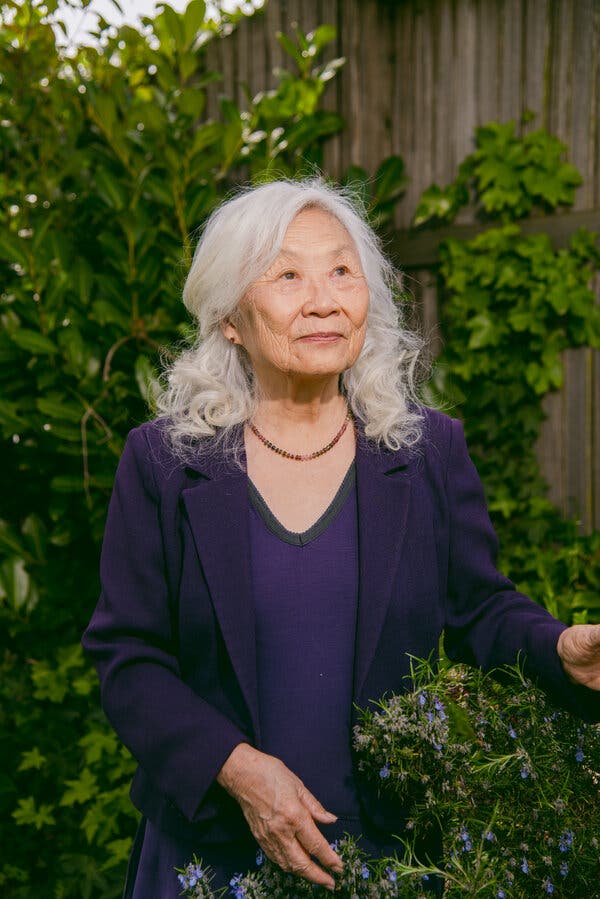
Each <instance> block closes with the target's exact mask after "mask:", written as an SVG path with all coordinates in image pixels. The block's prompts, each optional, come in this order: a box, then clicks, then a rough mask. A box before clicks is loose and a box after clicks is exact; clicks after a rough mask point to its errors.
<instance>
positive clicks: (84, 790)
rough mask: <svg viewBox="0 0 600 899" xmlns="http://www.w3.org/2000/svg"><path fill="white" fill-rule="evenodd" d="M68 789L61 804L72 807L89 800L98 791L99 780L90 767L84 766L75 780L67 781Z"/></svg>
mask: <svg viewBox="0 0 600 899" xmlns="http://www.w3.org/2000/svg"><path fill="white" fill-rule="evenodd" d="M65 785H66V787H67V789H66V790H65V791H64V793H63V795H62V798H61V800H60V803H59V804H60V805H61V806H67V807H72V806H74V805H82V804H83V803H85V802H89V801H90V799H92V798H94V797H95V796H96V794H97V793H98V780H97V778H96V775H95V774H93V773H92V772H91V771H90V769H89V768H84V769H83V771H82V772H81V775H80V776H79V777H78V778H76V779H75V780H67V781H65Z"/></svg>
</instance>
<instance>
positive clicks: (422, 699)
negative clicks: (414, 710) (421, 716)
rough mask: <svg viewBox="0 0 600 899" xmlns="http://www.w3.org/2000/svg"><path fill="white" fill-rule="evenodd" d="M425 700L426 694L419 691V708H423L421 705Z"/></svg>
mask: <svg viewBox="0 0 600 899" xmlns="http://www.w3.org/2000/svg"><path fill="white" fill-rule="evenodd" d="M426 702H427V694H426V693H419V705H420V706H421V708H423V706H424V705H425V703H426Z"/></svg>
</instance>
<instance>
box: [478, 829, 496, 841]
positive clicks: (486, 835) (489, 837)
mask: <svg viewBox="0 0 600 899" xmlns="http://www.w3.org/2000/svg"><path fill="white" fill-rule="evenodd" d="M481 836H482V837H483V838H484V839H485V840H487V841H488V843H493V842H494V840H495V839H496V834H495V833H493V832H492V831H491V830H484V831H482V834H481Z"/></svg>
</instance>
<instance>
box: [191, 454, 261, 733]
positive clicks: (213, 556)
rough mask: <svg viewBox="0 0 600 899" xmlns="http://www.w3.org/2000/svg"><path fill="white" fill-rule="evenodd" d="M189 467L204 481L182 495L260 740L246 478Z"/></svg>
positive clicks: (210, 467) (206, 466)
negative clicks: (200, 475) (201, 475)
mask: <svg viewBox="0 0 600 899" xmlns="http://www.w3.org/2000/svg"><path fill="white" fill-rule="evenodd" d="M188 467H189V468H192V469H193V470H194V471H199V472H201V473H202V474H203V475H204V477H203V478H201V479H199V480H198V482H197V483H196V484H195V485H194V486H193V487H188V488H186V489H184V490H183V491H182V497H183V502H184V504H185V508H186V511H187V514H188V517H189V520H190V525H191V529H192V533H193V536H194V542H195V544H196V550H197V552H198V556H199V558H200V562H201V564H202V568H203V571H204V574H205V577H206V580H207V583H208V587H209V590H210V594H211V597H212V600H213V604H214V609H215V613H216V615H217V618H218V621H219V626H220V628H221V632H222V634H223V639H224V641H225V645H226V647H227V651H228V653H229V656H230V658H231V662H232V665H233V668H234V671H235V673H236V675H237V678H238V681H239V684H240V687H241V690H242V694H243V696H244V699H245V701H246V705H247V706H248V710H249V712H250V716H251V720H252V724H253V727H254V734H255V737H256V739H257V741H260V729H259V718H258V696H257V673H256V625H255V616H254V603H253V600H252V593H251V589H250V588H251V583H252V580H251V569H250V539H249V533H248V515H247V502H248V493H247V480H246V475H245V473H244V472H243V471H240V469H236V468H234V467H233V466H231V467H228V466H225V465H222V464H221V465H219V466H216V465H214V464H212V463H210V462H208V463H204V462H202V463H198V464H195V463H194V464H192V465H190V466H188Z"/></svg>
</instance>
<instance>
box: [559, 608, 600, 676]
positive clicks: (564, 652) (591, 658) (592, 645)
mask: <svg viewBox="0 0 600 899" xmlns="http://www.w3.org/2000/svg"><path fill="white" fill-rule="evenodd" d="M556 649H557V652H558V654H559V656H560V660H561V662H562V666H563V668H564V670H565V672H566V674H567V675H568V677H569V678H570V679H571V680H572V681H573V683H575V684H582V685H583V686H584V687H590V688H591V689H592V690H600V624H574V625H573V626H572V627H568V628H566V629H565V630H564V631H563V632H562V633H561V635H560V637H559V638H558V643H557V645H556Z"/></svg>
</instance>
